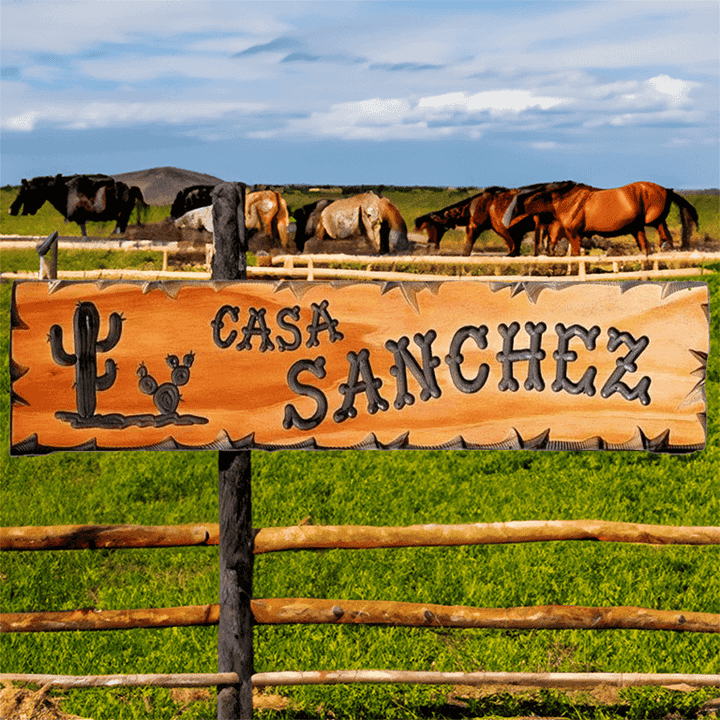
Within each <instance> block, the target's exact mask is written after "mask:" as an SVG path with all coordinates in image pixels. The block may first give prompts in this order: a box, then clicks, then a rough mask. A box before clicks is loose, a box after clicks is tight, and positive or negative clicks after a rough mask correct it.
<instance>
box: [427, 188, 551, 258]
mask: <svg viewBox="0 0 720 720" xmlns="http://www.w3.org/2000/svg"><path fill="white" fill-rule="evenodd" d="M518 192H519V190H510V189H508V188H505V187H497V186H495V187H489V188H485V189H484V190H483V191H482V192H480V193H478V194H477V195H473V196H472V197H469V198H467V199H465V200H461V201H460V202H457V203H455V204H454V205H449V206H448V207H445V208H443V209H442V210H437V211H435V212H431V213H428V214H427V215H421V216H420V217H418V218H416V219H415V229H416V230H425V231H426V232H427V234H428V243H430V244H431V245H434V246H435V249H436V250H437V249H438V248H439V246H440V240H441V239H442V236H443V235H444V234H445V231H446V230H448V229H449V228H454V227H458V226H461V227H465V228H466V230H465V246H464V248H463V255H470V253H471V252H472V249H473V245H474V244H475V241H476V240H477V238H478V236H479V235H480V233H481V232H483V231H484V230H493V231H494V232H495V233H497V234H498V235H499V236H500V237H501V238H502V239H503V240H504V241H505V244H506V245H507V248H508V255H510V256H513V257H514V256H517V255H519V254H520V243H521V242H522V239H523V237H524V235H525V234H526V233H527V232H530V231H534V232H535V254H536V255H537V254H538V252H539V251H540V246H541V240H542V237H543V233H547V234H549V235H550V237H551V238H555V242H557V238H558V236H559V235H561V234H562V227H561V226H560V224H559V223H557V222H555V221H554V219H553V218H548V217H547V216H546V215H541V214H534V215H530V214H523V215H522V216H521V217H518V218H517V219H516V220H515V222H514V223H513V224H512V226H511V227H507V226H506V225H504V224H503V216H504V214H505V213H506V210H507V208H508V206H509V205H510V204H511V203H512V201H513V200H514V198H515V197H516V195H517V194H518Z"/></svg>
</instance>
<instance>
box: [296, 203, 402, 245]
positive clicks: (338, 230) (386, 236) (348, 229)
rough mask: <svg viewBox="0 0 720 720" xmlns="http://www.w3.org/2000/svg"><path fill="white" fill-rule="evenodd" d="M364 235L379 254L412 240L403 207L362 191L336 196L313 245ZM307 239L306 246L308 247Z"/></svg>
mask: <svg viewBox="0 0 720 720" xmlns="http://www.w3.org/2000/svg"><path fill="white" fill-rule="evenodd" d="M357 237H361V238H363V239H366V240H367V241H368V242H369V244H370V247H371V248H372V249H373V250H374V251H375V252H376V253H380V254H386V253H391V252H392V253H397V252H401V251H403V250H406V249H407V248H408V247H409V245H410V243H409V241H408V236H407V226H406V225H405V220H403V217H402V215H401V214H400V211H399V210H398V209H397V208H396V207H395V205H393V204H392V203H391V202H390V201H389V200H388V199H387V198H385V197H380V196H378V195H376V194H375V193H374V192H366V193H360V194H359V195H353V196H352V197H349V198H343V199H341V200H335V201H334V202H333V203H332V204H330V205H327V206H326V207H325V208H324V209H323V210H322V212H321V213H320V218H319V220H318V223H317V228H316V229H315V234H314V235H313V237H312V238H311V240H312V246H313V249H314V248H319V247H322V245H323V244H324V243H325V242H326V241H327V240H328V239H330V240H350V239H352V238H357ZM309 244H310V243H309V242H308V243H306V245H305V250H307V249H308V245H309Z"/></svg>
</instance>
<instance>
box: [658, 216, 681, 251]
mask: <svg viewBox="0 0 720 720" xmlns="http://www.w3.org/2000/svg"><path fill="white" fill-rule="evenodd" d="M657 231H658V235H659V236H660V249H661V250H672V248H673V239H672V235H671V234H670V230H669V229H668V226H667V223H665V222H661V223H658V225H657ZM686 247H687V246H686Z"/></svg>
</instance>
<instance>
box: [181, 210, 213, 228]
mask: <svg viewBox="0 0 720 720" xmlns="http://www.w3.org/2000/svg"><path fill="white" fill-rule="evenodd" d="M175 227H178V228H189V229H191V230H205V231H207V232H212V231H213V214H212V205H206V206H205V207H199V208H194V209H193V210H188V211H187V212H186V213H184V214H183V215H181V216H180V217H179V218H177V219H176V220H175Z"/></svg>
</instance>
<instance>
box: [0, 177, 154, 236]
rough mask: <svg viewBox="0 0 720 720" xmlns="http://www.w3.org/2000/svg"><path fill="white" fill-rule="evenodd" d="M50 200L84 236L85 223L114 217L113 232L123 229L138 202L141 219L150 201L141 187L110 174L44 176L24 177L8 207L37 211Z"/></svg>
mask: <svg viewBox="0 0 720 720" xmlns="http://www.w3.org/2000/svg"><path fill="white" fill-rule="evenodd" d="M46 201H47V202H49V203H50V204H51V205H52V206H53V207H54V208H55V209H56V210H57V211H58V212H59V213H61V214H62V215H63V217H64V218H65V220H66V221H67V222H75V223H77V224H78V225H79V226H80V228H81V230H82V235H83V237H87V230H86V228H85V223H87V222H88V221H94V222H102V221H106V220H115V223H116V224H115V229H114V230H113V233H124V232H125V230H126V229H127V224H128V221H129V220H130V214H131V213H132V211H133V209H134V208H135V207H136V206H137V208H138V222H140V214H141V211H142V210H144V209H145V208H146V207H147V205H146V204H145V201H144V199H143V195H142V192H141V190H140V188H138V187H136V186H135V185H133V186H132V187H129V186H128V185H126V184H125V183H124V182H120V181H116V180H114V179H113V178H111V177H109V176H108V175H72V176H70V177H67V176H64V175H60V174H58V175H54V176H48V175H46V176H42V177H36V178H33V179H32V180H26V179H25V178H23V180H22V184H21V186H20V192H19V193H18V196H17V197H16V198H15V201H14V202H13V203H12V205H11V206H10V209H9V211H8V212H9V213H10V215H17V214H18V213H19V212H20V208H22V214H23V215H35V213H37V211H38V210H39V209H40V208H41V207H42V206H43V205H44V204H45V202H46Z"/></svg>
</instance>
